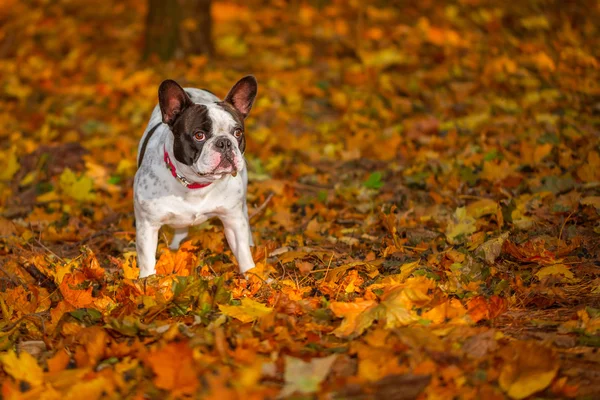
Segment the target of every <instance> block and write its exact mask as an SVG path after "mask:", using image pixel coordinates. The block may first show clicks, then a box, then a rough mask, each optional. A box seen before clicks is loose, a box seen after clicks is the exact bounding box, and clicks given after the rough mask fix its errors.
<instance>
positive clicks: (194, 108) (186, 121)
mask: <svg viewBox="0 0 600 400" xmlns="http://www.w3.org/2000/svg"><path fill="white" fill-rule="evenodd" d="M212 129H213V128H212V120H211V119H210V117H209V116H208V108H207V107H206V106H205V105H201V104H193V105H191V106H189V107H187V108H186V109H185V110H183V112H182V113H181V114H180V115H179V117H178V118H177V119H176V120H175V122H174V123H173V125H172V126H171V131H172V132H173V139H174V142H173V154H174V155H175V158H176V159H177V161H179V162H180V163H183V164H185V165H193V164H194V162H196V160H198V157H200V154H201V153H202V149H203V148H204V144H205V143H206V142H207V141H208V139H210V138H211V136H212V135H213V131H212ZM196 132H203V133H204V134H205V135H206V139H205V140H204V141H202V142H199V141H197V140H196V139H194V134H195V133H196Z"/></svg>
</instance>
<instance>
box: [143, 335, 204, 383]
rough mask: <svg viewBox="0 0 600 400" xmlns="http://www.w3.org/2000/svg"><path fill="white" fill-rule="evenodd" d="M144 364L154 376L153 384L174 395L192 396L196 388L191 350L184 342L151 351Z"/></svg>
mask: <svg viewBox="0 0 600 400" xmlns="http://www.w3.org/2000/svg"><path fill="white" fill-rule="evenodd" d="M146 363H147V364H148V365H149V366H150V368H152V371H153V372H154V374H155V375H156V376H155V377H154V384H155V385H156V386H157V387H158V388H160V389H166V390H171V391H173V392H174V393H180V394H193V393H194V392H195V391H196V388H197V387H198V376H197V375H196V372H195V368H194V359H193V357H192V349H191V348H190V347H189V346H188V345H187V343H184V342H178V343H169V344H168V345H166V346H165V347H163V348H161V349H157V350H154V351H152V352H151V353H150V354H148V356H147V357H146Z"/></svg>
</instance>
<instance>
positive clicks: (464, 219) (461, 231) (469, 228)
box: [446, 207, 476, 244]
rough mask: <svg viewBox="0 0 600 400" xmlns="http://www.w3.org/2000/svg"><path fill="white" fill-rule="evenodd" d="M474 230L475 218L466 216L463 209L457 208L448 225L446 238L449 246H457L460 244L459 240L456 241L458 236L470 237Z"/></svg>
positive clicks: (465, 211)
mask: <svg viewBox="0 0 600 400" xmlns="http://www.w3.org/2000/svg"><path fill="white" fill-rule="evenodd" d="M475 230H476V228H475V218H473V217H471V216H469V215H468V214H467V210H466V208H465V207H459V208H457V209H456V211H455V212H454V219H453V220H452V221H450V223H449V224H448V228H447V229H446V237H447V238H448V242H449V243H450V244H458V243H460V240H457V239H458V237H459V236H463V237H464V236H466V235H470V234H471V233H473V232H475Z"/></svg>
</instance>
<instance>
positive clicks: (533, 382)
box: [498, 341, 560, 400]
mask: <svg viewBox="0 0 600 400" xmlns="http://www.w3.org/2000/svg"><path fill="white" fill-rule="evenodd" d="M502 358H503V359H504V365H503V366H502V370H501V371H500V377H499V379H498V382H499V383H500V387H501V388H502V390H504V391H505V392H506V394H508V396H509V397H510V398H512V399H517V400H520V399H524V398H526V397H528V396H531V395H532V394H534V393H537V392H539V391H541V390H544V389H545V388H547V387H548V386H549V385H550V383H551V382H552V380H553V379H554V377H555V376H556V373H557V372H558V368H559V366H560V364H559V361H558V357H557V356H556V354H555V352H554V351H553V350H552V349H550V348H547V347H544V346H541V345H539V344H537V343H536V342H524V341H515V342H511V343H509V344H508V345H507V346H505V347H504V349H503V350H502Z"/></svg>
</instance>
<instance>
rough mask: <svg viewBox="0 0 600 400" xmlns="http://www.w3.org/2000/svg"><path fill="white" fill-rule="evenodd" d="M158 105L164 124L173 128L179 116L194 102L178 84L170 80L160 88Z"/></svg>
mask: <svg viewBox="0 0 600 400" xmlns="http://www.w3.org/2000/svg"><path fill="white" fill-rule="evenodd" d="M158 104H159V105H160V112H161V114H162V120H163V122H164V123H165V124H167V125H169V126H171V125H173V122H175V120H176V119H177V116H178V115H179V114H181V113H182V112H183V110H185V109H186V108H187V107H188V106H190V104H192V100H190V98H189V97H188V95H187V93H186V92H185V90H183V89H182V88H181V86H179V85H178V84H177V82H175V81H173V80H171V79H168V80H166V81H163V83H161V84H160V87H159V88H158Z"/></svg>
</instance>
